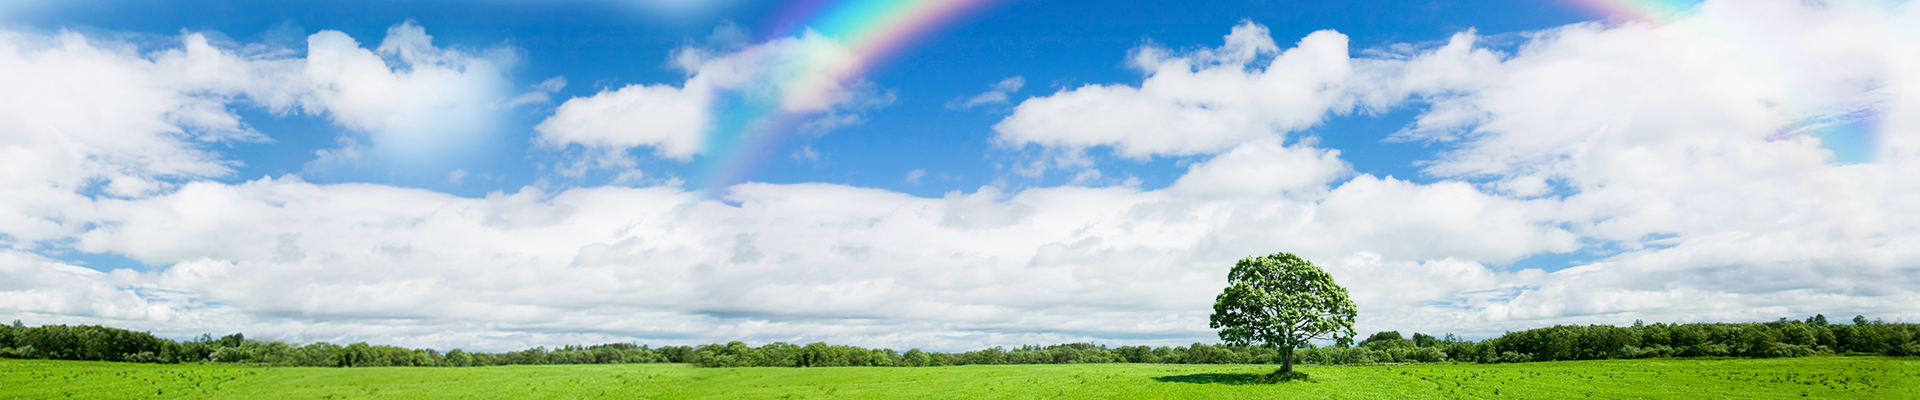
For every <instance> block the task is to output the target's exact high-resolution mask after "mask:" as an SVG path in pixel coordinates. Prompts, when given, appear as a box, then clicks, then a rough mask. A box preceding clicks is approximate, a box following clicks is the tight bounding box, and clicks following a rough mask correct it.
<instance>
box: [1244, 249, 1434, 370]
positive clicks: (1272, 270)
mask: <svg viewBox="0 0 1920 400" xmlns="http://www.w3.org/2000/svg"><path fill="white" fill-rule="evenodd" d="M1355 314H1356V310H1355V307H1354V305H1353V300H1350V299H1348V298H1347V289H1346V288H1342V287H1340V285H1338V284H1335V283H1334V282H1333V275H1329V274H1327V272H1326V271H1324V270H1321V269H1320V267H1316V266H1314V265H1313V263H1311V262H1307V260H1305V259H1301V258H1300V257H1299V256H1295V255H1293V254H1289V253H1275V254H1273V255H1269V256H1264V257H1248V258H1245V259H1241V260H1240V261H1239V262H1236V263H1234V264H1233V270H1232V271H1230V272H1228V273H1227V288H1226V289H1225V290H1224V291H1222V292H1221V293H1220V296H1219V297H1216V298H1214V303H1213V316H1211V317H1210V318H1209V320H1210V322H1209V323H1208V326H1210V327H1212V328H1215V329H1219V330H1220V340H1224V341H1227V342H1228V343H1233V344H1239V345H1250V344H1258V345H1262V346H1269V347H1277V348H1279V349H1281V352H1283V353H1285V354H1286V356H1285V358H1284V359H1283V360H1282V363H1281V367H1280V370H1279V371H1278V372H1277V373H1278V374H1279V375H1283V376H1290V375H1291V374H1292V373H1293V362H1292V361H1293V360H1292V354H1293V349H1295V348H1299V347H1304V346H1307V345H1309V344H1310V343H1311V341H1312V340H1316V339H1319V340H1340V341H1346V340H1351V339H1352V338H1353V335H1354V331H1353V319H1354V316H1355ZM1396 336H1397V333H1396Z"/></svg>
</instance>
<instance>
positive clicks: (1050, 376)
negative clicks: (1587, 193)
mask: <svg viewBox="0 0 1920 400" xmlns="http://www.w3.org/2000/svg"><path fill="white" fill-rule="evenodd" d="M1272 368H1273V367H1272V366H1265V365H1165V364H1080V365H1005V366H960V367H933V368H862V367H850V368H693V367H688V366H683V365H662V364H629V365H556V366H510V367H483V368H399V367H396V368H268V367H243V366H230V365H154V364H127V363H107V362H86V361H40V360H0V399H9V398H24V399H67V398H75V399H140V398H195V399H202V398H204V399H262V398H289V399H427V398H445V399H468V398H496V399H521V398H540V399H583V398H623V399H624V398H676V399H677V398H728V399H731V398H763V399H803V398H863V399H864V398H1208V399H1216V398H1276V397H1278V398H1336V399H1364V398H1495V397H1513V398H1569V397H1573V398H1585V397H1594V398H1675V399H1678V398H1686V399H1695V398H1800V397H1809V398H1873V399H1896V398H1916V397H1920V360H1916V359H1899V358H1882V357H1808V358H1787V359H1760V360H1750V359H1738V360H1621V361H1565V362H1541V363H1524V364H1497V365H1477V364H1460V365H1404V366H1365V367H1304V368H1302V371H1305V372H1307V373H1310V374H1313V376H1314V381H1313V382H1290V383H1282V384H1277V385H1265V384H1256V383H1254V381H1255V379H1256V377H1257V375H1258V374H1260V373H1264V372H1268V371H1271V370H1272Z"/></svg>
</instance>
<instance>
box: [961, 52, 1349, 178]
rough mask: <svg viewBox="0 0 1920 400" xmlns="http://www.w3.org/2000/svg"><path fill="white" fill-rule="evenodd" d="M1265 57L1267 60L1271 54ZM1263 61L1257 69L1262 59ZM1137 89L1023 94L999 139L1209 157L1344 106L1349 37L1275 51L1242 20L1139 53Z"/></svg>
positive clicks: (1128, 153) (1127, 153) (1140, 155)
mask: <svg viewBox="0 0 1920 400" xmlns="http://www.w3.org/2000/svg"><path fill="white" fill-rule="evenodd" d="M1269 58H1270V59H1269ZM1262 61H1265V66H1264V67H1261V65H1260V64H1261V62H1262ZM1131 62H1132V63H1133V65H1134V66H1135V67H1137V68H1140V69H1141V70H1143V71H1146V73H1147V75H1148V76H1147V78H1146V79H1145V80H1144V81H1143V82H1141V83H1140V84H1139V85H1138V86H1132V85H1087V86H1083V87H1080V88H1078V89H1073V90H1068V91H1062V92H1060V93H1055V94H1053V95H1051V96H1045V97H1036V98H1032V99H1028V100H1026V101H1023V102H1021V103H1020V105H1018V106H1015V107H1014V109H1013V115H1011V116H1008V117H1007V118H1006V119H1005V120H1002V121H1001V122H1000V123H999V124H997V125H994V128H993V129H994V132H995V134H996V135H995V136H994V140H995V141H996V142H998V143H1000V144H1001V145H1003V146H1011V147H1020V146H1025V145H1029V144H1035V145H1040V146H1047V147H1072V148H1086V147H1094V146H1111V147H1112V148H1113V149H1114V152H1115V153H1116V154H1118V155H1120V156H1123V157H1128V158H1134V159H1145V158H1147V157H1150V156H1153V155H1193V154H1209V153H1214V152H1218V151H1221V150H1226V149H1229V148H1232V147H1233V146H1235V145H1238V144H1240V143H1243V142H1248V141H1255V140H1270V139H1274V138H1279V137H1281V136H1282V135H1284V134H1285V133H1287V132H1291V131H1296V130H1300V129H1304V128H1307V127H1309V126H1313V125H1314V124H1317V123H1319V122H1320V121H1321V119H1322V118H1324V116H1325V115H1327V113H1328V112H1341V111H1343V110H1344V109H1345V108H1346V107H1347V106H1346V104H1347V103H1348V102H1347V101H1346V100H1345V96H1344V95H1343V91H1342V89H1343V88H1344V87H1345V82H1346V81H1347V79H1348V77H1349V76H1351V75H1352V74H1353V67H1352V66H1351V65H1350V63H1349V59H1348V57H1347V37H1346V35H1341V34H1339V33H1336V32H1333V31H1320V32H1314V33H1313V34H1311V35H1308V36H1307V37H1306V38H1304V39H1301V40H1300V42H1299V43H1298V44H1297V45H1296V46H1295V47H1294V48H1292V49H1288V50H1287V51H1285V52H1281V51H1280V49H1279V46H1277V45H1275V44H1274V42H1273V39H1272V37H1270V36H1268V34H1267V28H1266V27H1263V26H1260V25H1256V24H1253V23H1251V22H1247V23H1242V24H1241V25H1240V26H1236V27H1234V28H1233V33H1232V34H1230V35H1227V37H1226V44H1225V45H1223V46H1221V47H1219V48H1215V49H1203V50H1199V51H1195V52H1192V53H1189V54H1181V53H1176V52H1173V51H1169V50H1163V49H1159V48H1153V47H1148V48H1142V49H1139V50H1136V51H1135V52H1134V54H1133V57H1132V59H1131Z"/></svg>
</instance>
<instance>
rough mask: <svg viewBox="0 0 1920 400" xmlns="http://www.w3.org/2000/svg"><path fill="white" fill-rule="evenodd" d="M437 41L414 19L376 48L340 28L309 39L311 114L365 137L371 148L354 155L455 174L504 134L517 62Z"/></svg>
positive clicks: (501, 53) (498, 52) (508, 54)
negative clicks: (502, 121) (510, 71)
mask: <svg viewBox="0 0 1920 400" xmlns="http://www.w3.org/2000/svg"><path fill="white" fill-rule="evenodd" d="M432 40H433V37H432V36H428V35H427V34H426V30H425V29H424V28H421V27H420V26H418V25H414V24H413V23H412V22H411V21H409V22H406V23H402V24H399V25H394V26H393V27H392V28H389V29H387V37H386V39H385V40H382V41H381V43H380V46H379V47H377V48H375V49H373V50H368V49H365V48H362V47H360V43H359V42H358V41H355V40H354V39H353V38H352V37H348V36H347V35H346V34H345V33H341V32H339V31H321V32H320V33H315V34H313V35H312V36H309V37H308V38H307V58H306V60H305V61H306V65H305V70H304V72H305V75H306V79H307V80H309V81H310V82H311V84H312V89H311V93H312V94H311V95H312V97H313V100H312V102H311V103H309V104H308V105H307V106H308V110H309V112H313V113H316V114H318V113H321V112H324V113H325V115H327V116H328V117H329V118H330V119H332V120H333V122H334V123H336V124H339V125H340V126H343V127H346V128H348V129H352V130H354V131H358V132H362V133H365V134H366V135H367V138H368V141H369V142H368V143H367V145H368V146H369V147H370V148H366V149H349V150H351V151H355V152H358V153H362V154H366V155H369V156H371V157H370V158H371V159H373V160H378V161H382V162H388V163H396V164H401V165H407V166H411V167H420V168H430V169H438V168H449V169H451V168H450V167H451V165H450V164H449V163H451V162H453V161H454V160H457V159H458V158H459V157H460V156H462V155H467V154H471V153H472V152H473V151H475V149H476V148H477V147H478V146H480V145H481V144H482V143H485V142H487V141H488V140H489V139H491V138H492V136H493V134H495V133H498V132H497V131H496V127H497V126H498V124H499V119H498V117H497V116H498V115H499V114H500V113H499V112H498V109H499V108H502V107H511V106H512V101H513V100H512V99H509V98H508V96H509V94H508V93H509V92H510V88H511V87H512V84H511V82H510V81H508V79H507V78H506V75H505V70H506V69H507V68H510V67H511V66H512V65H513V64H514V63H516V62H517V61H516V59H515V56H514V55H513V53H512V51H511V50H508V49H504V48H501V49H494V50H490V51H487V52H484V53H481V54H469V53H468V52H465V51H460V50H456V49H443V48H438V47H435V46H433V44H432ZM350 147H352V146H345V147H343V149H345V148H350ZM311 165H312V166H314V167H325V166H326V165H325V164H311ZM446 170H447V169H440V170H439V171H446ZM434 173H435V174H438V173H441V172H438V171H436V172H434Z"/></svg>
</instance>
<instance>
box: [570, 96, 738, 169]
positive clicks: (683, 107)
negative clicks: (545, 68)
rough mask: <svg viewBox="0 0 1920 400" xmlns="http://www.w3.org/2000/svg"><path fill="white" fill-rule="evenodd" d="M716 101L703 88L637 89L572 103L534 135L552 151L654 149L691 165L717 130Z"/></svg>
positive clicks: (661, 155) (571, 101)
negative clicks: (713, 106)
mask: <svg viewBox="0 0 1920 400" xmlns="http://www.w3.org/2000/svg"><path fill="white" fill-rule="evenodd" d="M712 96H713V93H712V92H710V91H708V90H701V89H698V88H693V89H686V88H676V87H672V86H667V85H631V86H627V87H623V88H620V89H619V90H615V91H612V92H601V93H600V94H597V95H594V96H592V97H586V98H574V99H570V100H567V102H565V103H561V104H560V108H559V109H557V110H554V114H553V117H550V118H547V120H546V121H543V122H541V123H540V125H539V126H537V127H535V128H534V130H535V131H537V132H539V133H540V140H541V142H542V143H546V144H548V145H552V146H564V145H567V144H580V145H584V146H588V147H606V148H620V149H625V148H633V147H640V146H650V147H653V148H654V149H655V154H657V155H659V156H660V157H662V158H672V159H678V160H687V159H690V158H692V157H693V154H694V153H698V152H700V147H701V145H702V143H704V139H703V137H704V135H705V134H706V132H707V130H708V129H709V128H710V127H711V125H712V120H713V115H712V114H711V113H712V110H709V109H708V108H710V107H711V104H712V101H713V100H712Z"/></svg>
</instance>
